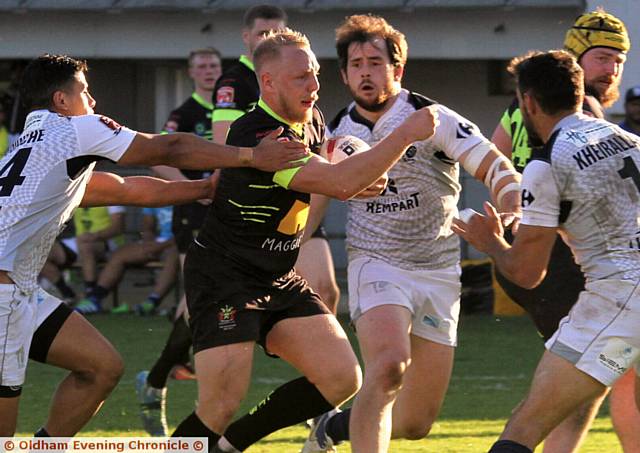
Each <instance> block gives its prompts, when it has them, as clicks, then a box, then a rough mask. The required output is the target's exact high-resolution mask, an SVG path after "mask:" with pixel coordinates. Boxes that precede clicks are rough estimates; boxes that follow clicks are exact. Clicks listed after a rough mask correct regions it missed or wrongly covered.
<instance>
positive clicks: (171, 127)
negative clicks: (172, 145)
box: [162, 108, 193, 134]
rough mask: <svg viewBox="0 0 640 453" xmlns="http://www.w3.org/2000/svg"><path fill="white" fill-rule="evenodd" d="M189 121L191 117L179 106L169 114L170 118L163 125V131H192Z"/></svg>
mask: <svg viewBox="0 0 640 453" xmlns="http://www.w3.org/2000/svg"><path fill="white" fill-rule="evenodd" d="M188 123H189V119H188V118H187V115H185V112H184V111H183V109H181V108H177V109H175V110H173V111H172V112H171V113H170V114H169V118H167V121H166V122H165V123H164V126H162V132H163V133H168V134H170V133H172V132H192V130H193V128H192V127H190V126H191V125H190V124H188Z"/></svg>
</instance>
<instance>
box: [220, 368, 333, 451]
mask: <svg viewBox="0 0 640 453" xmlns="http://www.w3.org/2000/svg"><path fill="white" fill-rule="evenodd" d="M333 408H334V406H333V404H331V403H329V402H328V401H327V400H326V399H325V398H324V396H322V394H321V393H320V391H318V389H317V387H316V386H315V385H313V384H312V383H311V382H309V381H308V380H307V378H305V377H301V378H298V379H294V380H293V381H289V382H287V383H286V384H284V385H281V386H280V387H278V388H277V389H275V390H274V391H273V392H271V394H270V395H269V396H267V398H266V399H265V400H264V401H262V402H261V403H260V404H258V406H256V407H255V408H254V409H252V410H251V411H249V413H248V414H247V415H245V416H243V417H241V418H239V419H238V420H236V421H235V422H233V423H232V424H231V425H229V427H228V428H227V430H226V431H225V432H224V437H225V439H227V440H228V441H229V443H231V445H233V446H234V447H235V448H236V449H238V450H240V451H243V450H245V449H246V448H248V447H249V446H250V445H252V444H254V443H256V442H257V441H259V440H260V439H262V438H263V437H264V436H266V435H268V434H271V433H273V432H275V431H277V430H279V429H281V428H285V427H287V426H292V425H295V424H296V423H300V422H303V421H305V420H307V419H309V418H312V417H315V416H317V415H320V414H323V413H325V412H327V411H330V410H331V409H333Z"/></svg>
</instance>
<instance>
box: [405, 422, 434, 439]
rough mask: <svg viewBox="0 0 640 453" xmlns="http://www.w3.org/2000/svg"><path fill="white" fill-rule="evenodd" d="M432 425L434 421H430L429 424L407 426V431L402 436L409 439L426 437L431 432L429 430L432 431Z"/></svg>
mask: <svg viewBox="0 0 640 453" xmlns="http://www.w3.org/2000/svg"><path fill="white" fill-rule="evenodd" d="M432 426H433V424H432V423H429V424H428V425H424V424H423V425H419V424H415V425H409V426H407V427H405V431H404V433H403V436H402V437H403V438H405V439H407V440H420V439H424V438H425V437H427V435H428V434H429V431H431V427H432Z"/></svg>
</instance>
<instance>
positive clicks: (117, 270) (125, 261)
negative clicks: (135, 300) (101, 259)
mask: <svg viewBox="0 0 640 453" xmlns="http://www.w3.org/2000/svg"><path fill="white" fill-rule="evenodd" d="M171 210H172V208H171V206H166V207H162V208H144V209H143V211H142V212H143V219H142V232H141V235H142V240H141V241H139V242H136V243H133V244H126V245H123V246H122V247H120V248H119V249H118V250H116V251H115V252H114V253H113V254H112V255H111V258H109V261H107V264H106V265H105V267H104V269H102V272H100V276H99V277H98V281H97V284H96V285H95V287H94V288H93V291H91V293H89V294H88V295H87V297H86V298H85V299H83V300H82V301H80V303H78V305H77V306H76V311H78V312H80V313H82V314H85V315H86V314H92V313H99V312H101V311H102V300H103V299H104V298H105V297H106V296H107V295H108V294H109V291H110V290H111V289H112V288H113V287H114V286H115V285H116V284H117V283H118V282H119V281H120V279H121V278H122V275H123V274H124V271H125V269H126V267H127V266H131V265H144V264H146V263H148V262H150V261H155V260H162V261H163V268H162V271H161V272H160V274H159V275H158V278H157V281H156V284H155V286H154V288H153V290H152V292H151V294H150V295H149V297H148V298H147V301H146V302H144V303H143V304H140V308H139V309H138V308H137V307H136V310H137V311H138V310H139V312H140V313H144V314H150V313H152V312H153V311H155V308H156V307H157V306H158V305H159V303H160V301H161V300H162V297H163V296H164V295H165V294H166V293H167V291H168V290H169V289H170V288H171V286H172V285H173V283H174V281H175V276H176V271H177V262H178V261H177V260H178V250H177V248H176V245H175V240H174V238H173V235H172V233H171V216H172V213H171V212H172V211H171ZM127 311H128V307H126V306H125V308H124V309H117V310H116V312H117V313H122V312H127Z"/></svg>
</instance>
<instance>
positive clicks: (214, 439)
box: [171, 412, 220, 451]
mask: <svg viewBox="0 0 640 453" xmlns="http://www.w3.org/2000/svg"><path fill="white" fill-rule="evenodd" d="M171 437H206V438H207V439H209V451H215V448H216V444H217V443H218V440H219V439H220V434H216V433H214V432H213V431H211V430H210V429H209V428H207V426H206V425H205V424H204V423H202V420H200V418H199V417H198V416H197V415H196V413H195V412H192V413H191V415H189V416H188V417H187V418H185V419H184V420H182V423H180V424H179V425H178V427H177V428H176V430H175V431H174V432H173V434H172V435H171Z"/></svg>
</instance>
